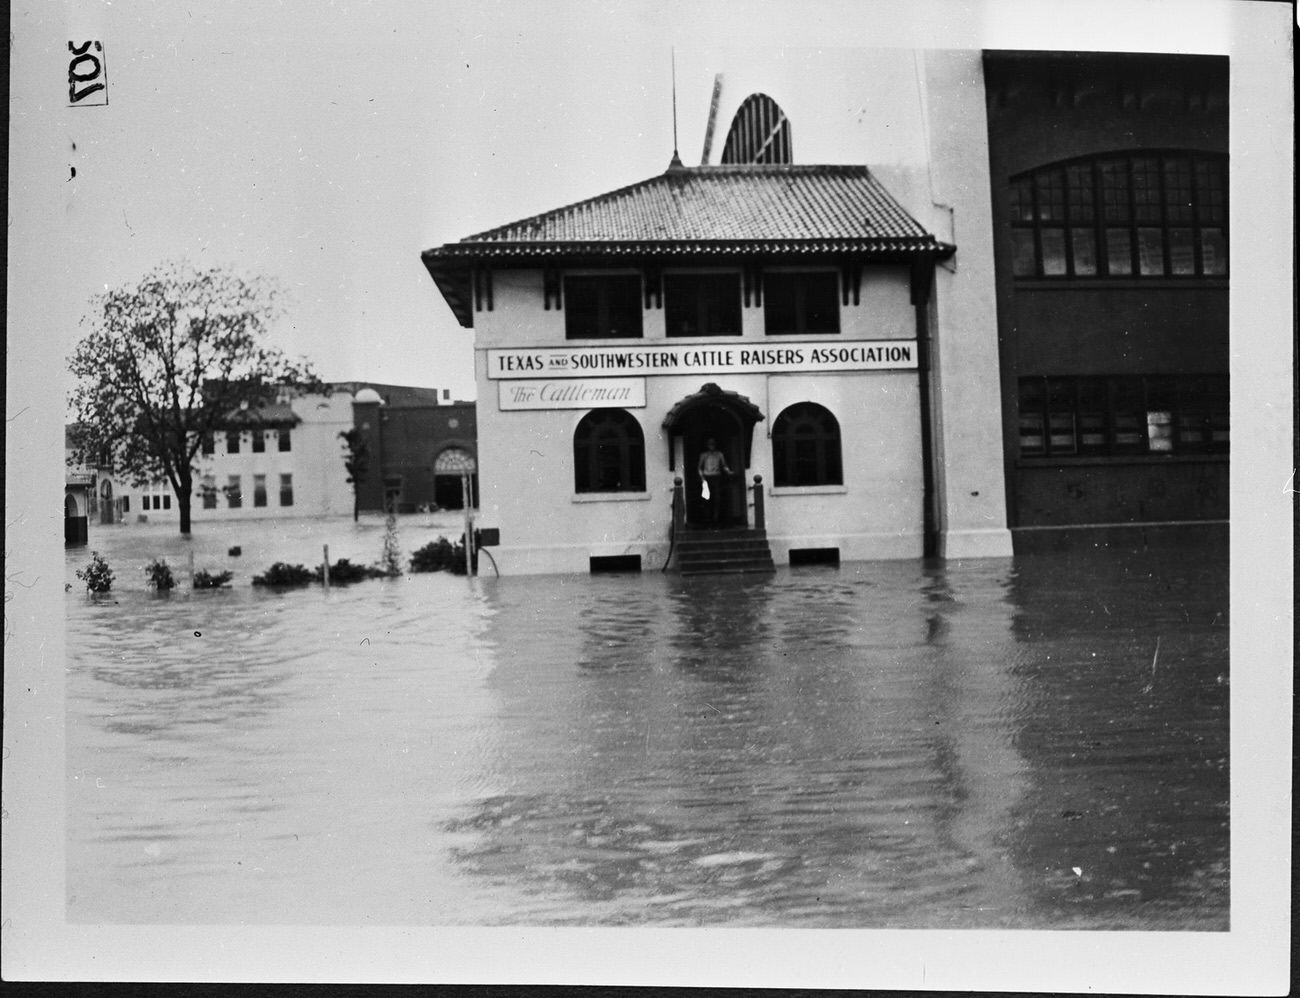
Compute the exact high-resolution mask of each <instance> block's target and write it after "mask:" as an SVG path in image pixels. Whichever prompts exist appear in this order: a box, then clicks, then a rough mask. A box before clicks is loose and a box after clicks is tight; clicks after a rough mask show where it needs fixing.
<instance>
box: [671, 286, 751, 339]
mask: <svg viewBox="0 0 1300 998" xmlns="http://www.w3.org/2000/svg"><path fill="white" fill-rule="evenodd" d="M664 324H665V328H666V331H667V333H668V335H669V336H739V335H740V275H739V274H667V275H665V276H664Z"/></svg>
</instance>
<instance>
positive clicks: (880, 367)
mask: <svg viewBox="0 0 1300 998" xmlns="http://www.w3.org/2000/svg"><path fill="white" fill-rule="evenodd" d="M915 368H916V341H915V340H857V341H852V342H845V341H840V342H838V343H824V342H811V343H810V342H795V343H785V344H782V345H781V346H752V347H751V346H718V345H713V344H710V345H707V346H698V347H695V346H660V345H654V346H650V345H640V346H626V347H623V346H617V347H615V346H610V347H576V348H575V347H539V348H537V349H527V348H523V349H502V350H489V351H488V352H487V376H488V377H489V378H492V379H494V380H495V379H528V378H546V377H550V378H564V377H569V378H613V377H619V376H624V377H626V376H628V375H645V374H650V375H666V374H785V373H794V374H797V373H814V372H818V371H890V370H914V369H915Z"/></svg>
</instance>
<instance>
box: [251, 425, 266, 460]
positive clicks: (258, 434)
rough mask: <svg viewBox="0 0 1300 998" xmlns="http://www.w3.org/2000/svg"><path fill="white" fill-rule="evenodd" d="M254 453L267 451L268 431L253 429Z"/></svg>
mask: <svg viewBox="0 0 1300 998" xmlns="http://www.w3.org/2000/svg"><path fill="white" fill-rule="evenodd" d="M253 453H254V454H265V453H266V433H265V431H263V430H254V431H253Z"/></svg>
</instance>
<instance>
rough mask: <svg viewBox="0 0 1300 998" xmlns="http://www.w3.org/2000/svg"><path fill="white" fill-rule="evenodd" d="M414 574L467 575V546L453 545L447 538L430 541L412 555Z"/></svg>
mask: <svg viewBox="0 0 1300 998" xmlns="http://www.w3.org/2000/svg"><path fill="white" fill-rule="evenodd" d="M411 571H412V572H451V573H453V574H455V575H464V574H465V545H464V544H452V543H451V541H449V540H447V538H445V537H439V538H438V539H437V540H436V541H430V542H429V543H428V544H426V545H425V546H424V547H422V548H420V549H419V550H418V551H416V552H414V553H413V554H412V555H411Z"/></svg>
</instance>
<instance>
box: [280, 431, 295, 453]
mask: <svg viewBox="0 0 1300 998" xmlns="http://www.w3.org/2000/svg"><path fill="white" fill-rule="evenodd" d="M291 432H292V431H291V430H290V429H289V428H288V427H287V426H282V427H281V428H280V429H279V430H278V431H277V434H278V437H279V440H278V442H277V447H278V448H279V451H280V453H281V454H288V453H290V452H291V451H292V450H293V438H292V437H291V436H290V433H291Z"/></svg>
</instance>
